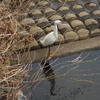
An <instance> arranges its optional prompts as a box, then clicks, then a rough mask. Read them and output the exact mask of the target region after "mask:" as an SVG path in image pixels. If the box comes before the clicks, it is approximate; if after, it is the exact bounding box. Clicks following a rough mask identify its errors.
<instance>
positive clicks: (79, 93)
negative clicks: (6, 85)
mask: <svg viewBox="0 0 100 100" xmlns="http://www.w3.org/2000/svg"><path fill="white" fill-rule="evenodd" d="M49 63H50V66H51V69H50V73H51V74H52V73H53V77H52V78H51V79H47V77H46V76H45V74H44V73H43V69H41V68H42V67H41V66H40V63H35V64H32V66H31V67H32V71H31V72H30V76H31V79H32V80H35V78H36V79H39V80H41V81H38V82H35V83H33V84H30V85H29V86H30V88H28V89H26V91H25V95H26V96H27V97H28V100H100V75H99V73H100V50H96V51H91V52H85V53H80V54H77V55H72V56H69V57H62V58H57V59H55V60H51V61H50V62H49ZM40 69H41V70H40ZM35 72H37V73H38V74H36V75H39V76H37V77H36V76H33V74H34V73H35ZM32 76H33V78H32ZM42 79H43V80H42ZM44 79H45V80H44ZM27 80H28V79H27ZM32 80H31V81H32Z"/></svg>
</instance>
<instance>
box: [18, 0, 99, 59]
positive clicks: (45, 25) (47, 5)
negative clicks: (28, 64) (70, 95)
mask: <svg viewBox="0 0 100 100" xmlns="http://www.w3.org/2000/svg"><path fill="white" fill-rule="evenodd" d="M36 1H37V0H35V1H34V0H33V2H31V4H30V6H29V7H28V8H27V10H28V11H29V13H26V14H25V15H21V16H19V17H18V20H19V21H20V22H21V23H22V24H23V27H22V26H21V27H20V26H19V27H18V32H17V33H18V35H20V36H27V35H28V34H32V35H34V42H32V43H31V44H29V45H30V47H31V50H32V51H34V50H35V51H36V52H37V53H36V59H38V60H39V59H40V58H41V57H42V56H43V52H44V51H45V50H46V48H45V47H44V49H43V48H41V47H40V45H39V44H38V40H40V39H43V38H44V36H46V35H47V34H48V33H49V32H51V31H53V29H54V26H53V21H55V20H58V19H59V20H61V21H62V22H64V23H62V24H59V25H58V30H59V34H58V40H57V41H56V42H55V43H54V44H53V45H52V47H51V48H52V49H54V48H57V47H58V45H59V44H60V46H59V47H60V48H62V47H64V48H62V49H61V50H62V51H60V52H61V53H58V56H61V55H65V54H70V53H75V52H76V51H82V50H87V49H93V48H97V47H98V48H99V46H100V45H99V44H100V43H99V36H100V7H99V5H100V0H52V1H51V0H40V1H39V2H36ZM23 29H25V30H23ZM29 45H28V46H29ZM96 46H97V47H96ZM26 47H27V46H26ZM21 48H23V46H21ZM67 49H68V50H67ZM54 50H55V49H54ZM56 55H57V53H56ZM56 55H55V56H56Z"/></svg>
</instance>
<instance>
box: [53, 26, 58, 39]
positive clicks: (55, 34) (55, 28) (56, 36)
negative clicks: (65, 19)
mask: <svg viewBox="0 0 100 100" xmlns="http://www.w3.org/2000/svg"><path fill="white" fill-rule="evenodd" d="M54 36H55V38H56V39H57V38H58V27H57V24H54Z"/></svg>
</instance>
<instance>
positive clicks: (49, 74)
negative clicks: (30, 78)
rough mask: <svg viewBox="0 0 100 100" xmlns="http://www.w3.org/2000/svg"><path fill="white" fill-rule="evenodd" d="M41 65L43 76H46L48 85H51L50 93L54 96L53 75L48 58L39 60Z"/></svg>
mask: <svg viewBox="0 0 100 100" xmlns="http://www.w3.org/2000/svg"><path fill="white" fill-rule="evenodd" d="M41 66H42V67H43V73H44V75H45V77H46V78H47V80H48V81H49V82H50V85H51V88H50V94H51V95H53V96H54V95H55V94H54V93H53V92H54V89H55V75H54V71H53V69H52V68H51V66H50V64H49V59H48V58H46V57H45V58H44V59H43V60H42V61H41Z"/></svg>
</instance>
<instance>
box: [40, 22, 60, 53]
mask: <svg viewBox="0 0 100 100" xmlns="http://www.w3.org/2000/svg"><path fill="white" fill-rule="evenodd" d="M60 23H61V21H60V20H56V21H54V31H52V32H50V33H49V34H47V35H46V36H45V37H44V39H43V40H40V43H41V44H42V45H43V46H48V47H49V53H50V45H51V44H53V43H54V42H55V41H56V40H57V39H58V27H57V25H58V24H60Z"/></svg>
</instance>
